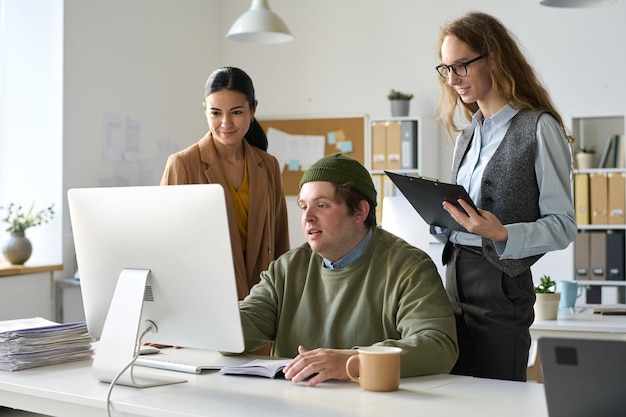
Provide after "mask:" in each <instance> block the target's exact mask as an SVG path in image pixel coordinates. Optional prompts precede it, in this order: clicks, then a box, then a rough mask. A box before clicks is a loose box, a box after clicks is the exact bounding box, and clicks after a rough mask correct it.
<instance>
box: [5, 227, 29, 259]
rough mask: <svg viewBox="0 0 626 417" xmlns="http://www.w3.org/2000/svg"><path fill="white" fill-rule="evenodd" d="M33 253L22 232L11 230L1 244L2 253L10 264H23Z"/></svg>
mask: <svg viewBox="0 0 626 417" xmlns="http://www.w3.org/2000/svg"><path fill="white" fill-rule="evenodd" d="M32 253H33V246H32V244H31V243H30V240H28V238H27V237H26V236H25V234H24V232H11V236H10V237H9V239H8V240H7V241H6V242H4V245H3V246H2V255H4V258H5V259H6V260H7V261H8V262H9V263H10V264H12V265H24V262H26V261H27V260H28V258H30V255H31V254H32Z"/></svg>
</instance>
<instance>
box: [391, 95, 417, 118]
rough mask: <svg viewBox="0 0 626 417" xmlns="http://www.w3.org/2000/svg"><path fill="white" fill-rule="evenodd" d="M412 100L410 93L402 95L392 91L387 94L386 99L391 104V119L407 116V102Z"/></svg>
mask: <svg viewBox="0 0 626 417" xmlns="http://www.w3.org/2000/svg"><path fill="white" fill-rule="evenodd" d="M412 98H413V94H411V93H403V92H401V91H398V90H394V89H392V90H391V91H390V92H389V94H387V99H389V101H390V102H391V116H392V117H406V116H408V115H409V102H410V101H411V99H412Z"/></svg>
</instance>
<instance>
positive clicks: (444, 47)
mask: <svg viewBox="0 0 626 417" xmlns="http://www.w3.org/2000/svg"><path fill="white" fill-rule="evenodd" d="M439 58H440V59H441V64H440V65H438V66H437V68H436V70H437V72H438V74H439V76H438V79H439V81H440V83H441V97H440V101H439V108H438V116H439V121H440V122H441V124H442V125H443V127H444V128H445V129H446V131H447V132H448V133H449V134H450V136H452V135H453V134H458V136H457V139H456V144H455V150H454V158H453V162H452V179H453V181H454V182H455V183H458V184H461V185H463V186H464V187H465V188H466V189H467V191H468V193H469V195H470V197H471V198H472V200H474V202H475V204H476V206H477V207H478V208H479V209H478V211H476V210H474V209H472V207H471V206H470V205H469V204H467V203H466V202H464V201H462V200H459V204H460V205H461V206H462V207H463V209H464V210H465V212H464V211H463V210H460V209H458V208H457V207H455V205H454V204H452V203H450V202H443V207H444V209H445V210H447V211H448V212H449V213H450V215H451V216H452V218H453V219H454V220H455V221H456V222H458V223H459V224H460V225H461V226H463V228H464V229H465V231H451V230H442V229H440V228H436V227H432V228H431V232H432V233H433V234H435V236H436V237H437V238H438V239H439V240H441V241H442V242H445V243H446V246H445V248H444V252H443V261H444V263H445V264H447V268H446V290H447V292H448V296H449V298H450V301H451V302H452V305H453V308H454V312H455V317H456V323H457V335H458V341H459V350H460V355H459V359H458V361H457V363H456V365H455V367H454V369H453V370H452V372H453V373H456V374H463V375H473V376H479V377H487V378H498V379H510V380H518V381H524V380H526V369H527V363H528V351H529V348H530V343H531V339H530V331H529V328H530V325H531V324H532V322H533V320H534V313H533V304H534V301H535V294H534V290H533V279H532V274H531V271H530V267H531V265H532V264H533V263H534V262H536V261H537V259H539V257H541V256H542V255H543V254H545V253H546V252H548V251H553V250H559V249H564V248H565V247H567V246H568V245H569V244H570V243H571V242H572V241H573V240H574V238H575V237H576V232H577V228H576V221H575V217H574V207H573V203H572V196H571V165H572V161H571V149H570V147H571V143H572V142H573V138H572V137H571V136H569V135H568V134H567V133H566V130H565V127H564V125H563V121H562V119H561V116H560V115H559V113H558V112H557V110H556V109H555V107H554V105H553V104H552V101H551V99H550V96H549V94H548V92H547V90H546V89H545V88H544V87H543V86H542V85H541V83H540V82H539V80H538V79H537V76H536V75H535V72H534V71H533V69H532V68H531V66H530V65H529V64H528V62H527V61H526V59H525V58H524V55H523V54H522V52H521V51H520V48H519V47H518V45H517V42H516V41H515V39H514V37H513V36H512V35H511V34H510V33H509V31H508V30H507V29H506V28H505V27H504V26H503V25H502V23H501V22H500V21H498V20H497V19H495V18H494V17H492V16H490V15H487V14H484V13H469V14H467V15H465V16H462V17H461V18H459V19H456V20H453V21H451V22H449V23H447V24H445V25H443V26H442V28H441V32H440V37H439ZM459 115H461V116H464V117H465V119H466V121H467V122H468V123H469V124H468V126H467V127H465V128H464V129H463V128H459V127H458V126H457V125H456V122H455V120H458V119H457V116H459Z"/></svg>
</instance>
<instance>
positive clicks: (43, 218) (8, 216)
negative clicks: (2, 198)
mask: <svg viewBox="0 0 626 417" xmlns="http://www.w3.org/2000/svg"><path fill="white" fill-rule="evenodd" d="M0 213H2V214H0V216H2V218H1V219H0V220H2V221H3V222H4V223H6V224H8V225H9V227H7V228H6V229H5V230H6V231H7V232H11V233H20V232H24V231H26V229H28V228H29V227H34V226H39V225H40V224H42V223H48V221H50V220H52V218H53V217H54V204H52V205H50V206H49V207H48V208H46V209H43V210H39V211H35V203H33V204H32V205H31V206H30V209H28V211H27V212H25V211H24V209H23V207H22V205H21V204H20V205H17V204H15V203H11V204H9V205H8V206H7V207H1V206H0Z"/></svg>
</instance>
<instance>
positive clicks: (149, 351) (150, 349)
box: [139, 346, 161, 355]
mask: <svg viewBox="0 0 626 417" xmlns="http://www.w3.org/2000/svg"><path fill="white" fill-rule="evenodd" d="M155 353H161V349H159V348H155V347H154V346H142V347H141V348H139V354H140V355H153V354H155Z"/></svg>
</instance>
